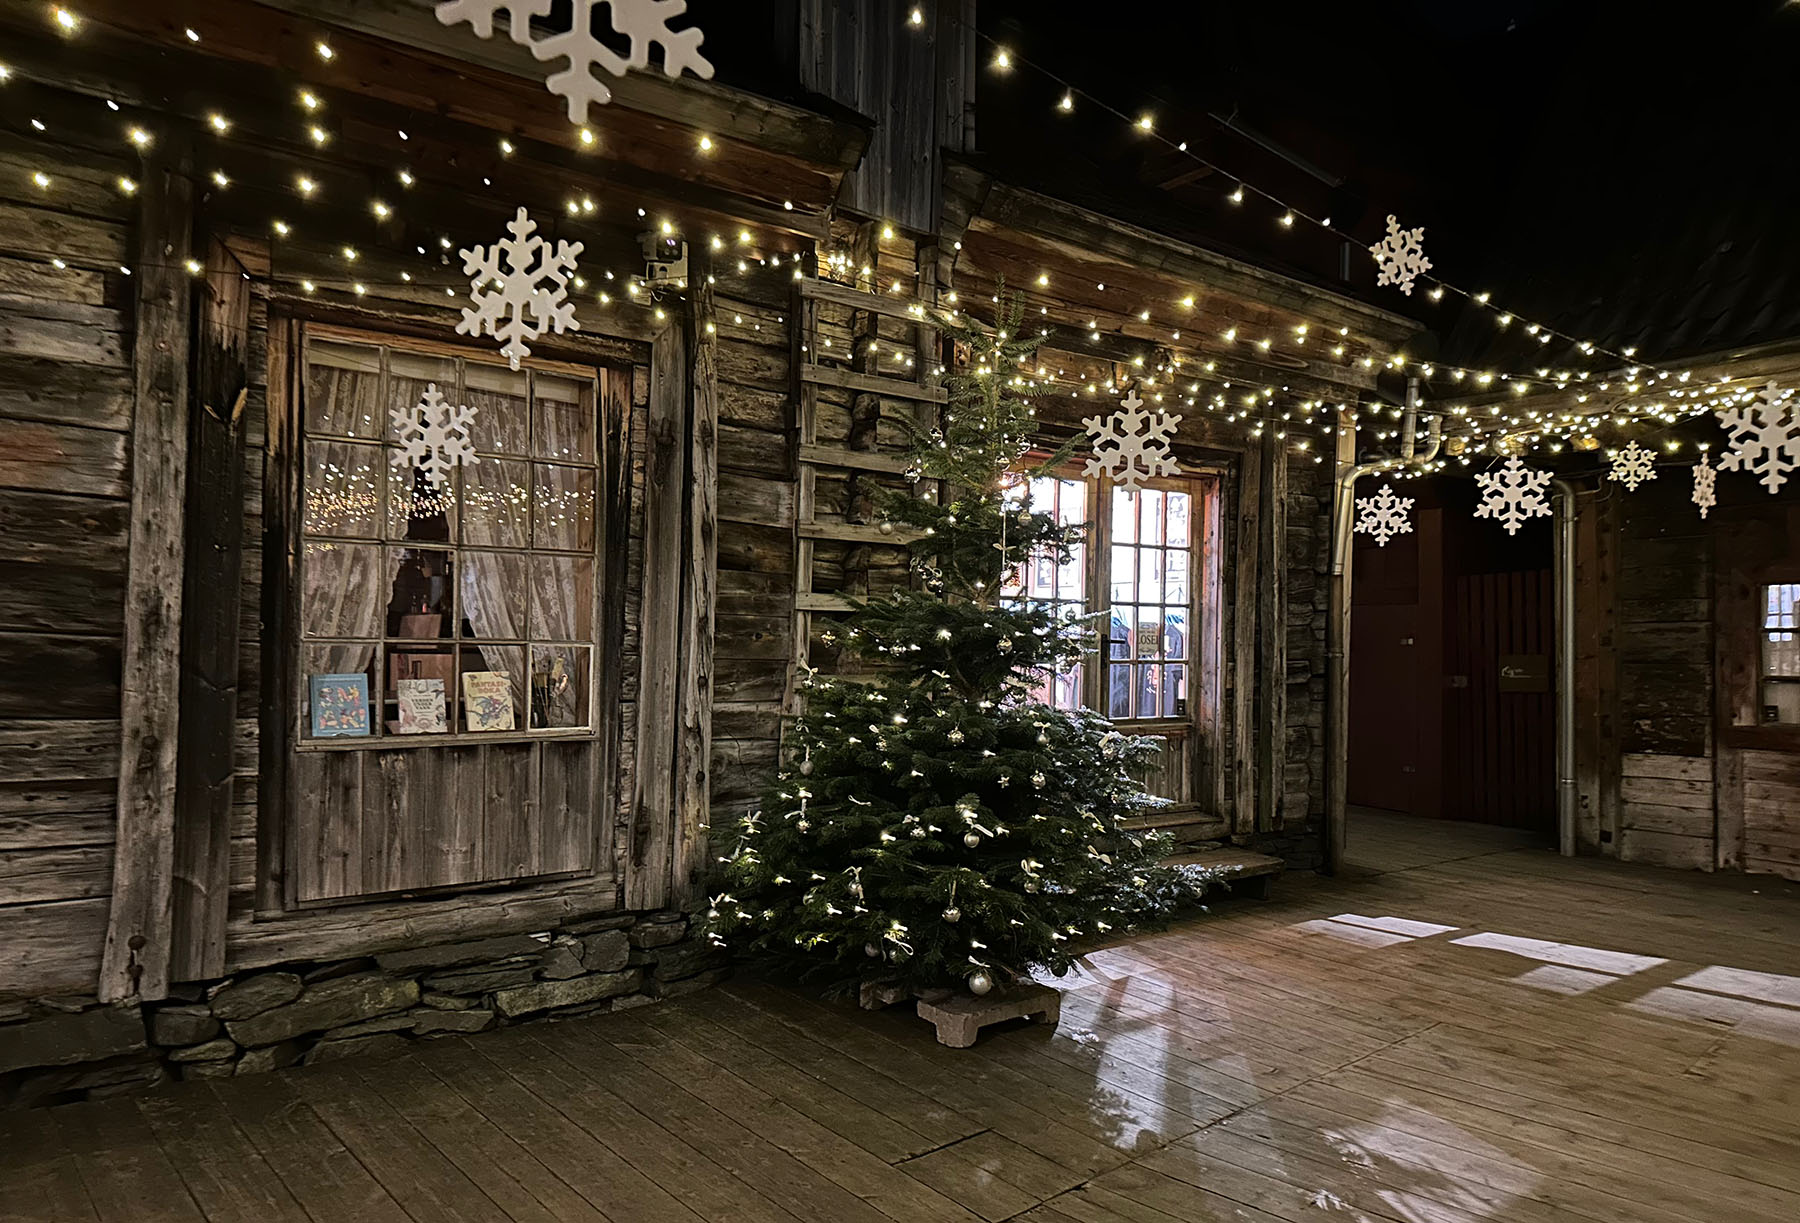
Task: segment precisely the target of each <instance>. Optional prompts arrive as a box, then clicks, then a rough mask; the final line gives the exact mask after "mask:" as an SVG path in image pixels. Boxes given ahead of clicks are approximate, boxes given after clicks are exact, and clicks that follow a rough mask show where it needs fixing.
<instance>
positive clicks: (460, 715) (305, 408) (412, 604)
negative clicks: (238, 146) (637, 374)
mask: <svg viewBox="0 0 1800 1223" xmlns="http://www.w3.org/2000/svg"><path fill="white" fill-rule="evenodd" d="M303 360H304V366H303V371H302V377H301V385H300V390H301V400H302V401H301V405H300V419H301V421H302V426H303V442H302V446H303V450H302V455H301V463H300V467H301V481H302V489H301V495H302V509H301V522H300V530H301V539H300V555H299V575H298V576H299V591H298V595H299V597H298V604H299V607H298V611H299V623H300V635H301V641H300V658H299V665H300V672H301V675H300V681H299V683H298V684H296V686H295V691H296V697H297V698H298V700H299V701H300V702H301V703H302V709H301V711H300V738H301V740H302V741H311V742H318V743H324V742H326V741H331V742H335V743H339V744H348V743H349V741H352V740H368V741H371V742H385V744H386V745H387V746H405V745H407V744H409V743H417V742H422V741H431V740H436V741H444V740H448V741H452V742H457V741H467V740H471V739H473V738H475V737H479V740H478V741H483V742H487V741H495V740H505V739H508V738H531V737H545V736H555V735H583V734H588V733H591V729H592V727H593V726H594V721H595V718H594V709H593V692H594V674H595V657H594V654H595V643H596V624H597V623H598V621H599V615H598V610H599V606H600V599H601V594H602V592H601V591H600V590H599V589H598V566H597V564H596V561H597V552H598V543H599V535H600V528H601V523H600V518H601V512H600V504H599V489H600V482H601V481H600V470H599V458H600V455H599V443H598V438H597V433H598V428H597V415H596V404H597V400H598V393H599V379H600V377H601V376H602V375H600V374H597V373H595V372H594V371H582V370H579V369H574V368H568V367H551V366H538V367H528V368H525V369H521V370H519V371H516V372H515V371H513V370H510V369H508V368H507V367H506V366H505V365H503V364H494V363H491V362H489V361H485V360H480V359H477V358H476V357H475V356H473V355H464V354H461V353H458V352H455V351H454V350H447V349H443V348H432V347H427V346H424V345H419V346H416V347H415V346H411V345H408V344H404V343H401V342H397V341H380V340H373V339H370V340H363V339H361V338H358V337H353V336H350V335H341V334H338V333H329V336H328V337H327V336H322V335H319V334H311V335H309V337H308V339H307V342H306V344H305V347H304V357H303ZM433 386H435V387H436V389H437V391H438V392H439V393H440V394H442V395H443V397H444V399H445V400H446V401H447V403H448V404H450V405H453V406H459V407H460V406H464V405H466V407H467V408H468V409H469V410H470V411H471V412H472V413H473V419H472V421H471V422H470V425H469V440H470V442H471V444H472V448H473V451H474V456H475V461H474V462H472V463H464V464H461V465H458V466H455V467H452V468H451V469H450V470H449V471H448V472H447V473H446V474H445V475H444V476H443V478H442V479H441V480H439V481H437V482H434V481H433V480H432V479H431V478H430V472H429V471H428V470H427V469H426V468H423V467H419V466H415V465H414V464H413V463H412V462H411V461H409V460H408V459H407V458H406V457H405V454H406V452H405V450H404V449H403V445H402V439H401V436H400V432H399V427H400V425H402V424H404V423H405V421H406V419H407V417H409V416H410V415H411V413H412V411H413V407H414V405H417V404H418V403H419V402H420V400H421V398H422V397H424V396H425V394H426V392H427V390H428V388H430V387H433ZM396 410H398V411H399V413H400V416H399V417H398V418H397V417H396V415H395V412H396Z"/></svg>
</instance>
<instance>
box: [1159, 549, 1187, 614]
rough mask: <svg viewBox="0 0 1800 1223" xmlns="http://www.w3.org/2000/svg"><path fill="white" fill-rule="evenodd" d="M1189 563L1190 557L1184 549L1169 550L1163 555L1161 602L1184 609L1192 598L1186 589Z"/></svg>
mask: <svg viewBox="0 0 1800 1223" xmlns="http://www.w3.org/2000/svg"><path fill="white" fill-rule="evenodd" d="M1191 563H1192V557H1190V556H1189V555H1188V553H1187V551H1186V550H1185V549H1183V550H1180V551H1176V550H1170V551H1169V552H1166V553H1164V554H1163V564H1164V566H1166V571H1165V573H1164V582H1163V602H1165V603H1174V604H1178V605H1180V606H1183V607H1185V606H1187V604H1188V602H1189V601H1190V600H1191V599H1192V598H1193V592H1192V591H1191V590H1190V589H1189V588H1188V566H1189V565H1190V564H1191Z"/></svg>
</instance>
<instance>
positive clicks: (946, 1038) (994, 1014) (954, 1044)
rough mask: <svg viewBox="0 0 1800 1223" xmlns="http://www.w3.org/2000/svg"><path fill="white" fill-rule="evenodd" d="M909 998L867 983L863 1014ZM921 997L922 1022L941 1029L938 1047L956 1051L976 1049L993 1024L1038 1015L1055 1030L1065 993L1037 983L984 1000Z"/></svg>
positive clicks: (947, 994) (939, 993)
mask: <svg viewBox="0 0 1800 1223" xmlns="http://www.w3.org/2000/svg"><path fill="white" fill-rule="evenodd" d="M909 996H910V994H909V991H907V990H904V989H902V988H900V987H899V986H897V985H891V984H884V983H881V982H874V981H869V982H864V983H863V986H862V990H861V992H860V996H859V1001H860V1003H861V1004H862V1008H863V1010H865V1011H873V1010H878V1009H880V1008H881V1007H884V1006H889V1005H891V1004H893V1003H895V1002H901V1001H904V1000H905V999H906V998H907V997H909ZM917 997H918V1000H919V1018H920V1019H925V1020H929V1021H930V1022H931V1023H932V1024H933V1025H934V1026H935V1027H936V1028H937V1038H938V1044H940V1045H948V1046H949V1047H950V1048H952V1049H967V1048H968V1047H969V1046H971V1045H973V1044H974V1043H975V1038H976V1037H977V1036H979V1035H980V1034H981V1029H983V1028H985V1027H987V1026H988V1025H989V1024H995V1023H1005V1022H1006V1021H1007V1020H1009V1019H1027V1018H1030V1017H1032V1016H1034V1015H1035V1016H1042V1018H1043V1022H1045V1023H1047V1024H1049V1025H1050V1026H1051V1027H1055V1026H1056V1024H1057V1021H1058V1020H1060V1019H1061V1018H1062V991H1061V990H1057V989H1051V988H1050V987H1049V986H1048V985H1038V984H1035V983H1033V984H1016V985H1008V986H1000V987H996V988H995V989H994V990H993V992H991V993H989V994H986V995H984V996H982V997H976V996H975V995H974V994H967V993H962V992H959V991H956V990H948V989H934V990H927V991H925V992H924V993H921V994H919V995H917Z"/></svg>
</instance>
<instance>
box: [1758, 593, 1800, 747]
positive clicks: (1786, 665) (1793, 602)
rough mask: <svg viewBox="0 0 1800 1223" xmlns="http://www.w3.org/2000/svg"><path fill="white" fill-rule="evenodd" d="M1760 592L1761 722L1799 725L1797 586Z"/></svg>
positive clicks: (1799, 616) (1799, 601)
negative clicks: (1761, 602) (1761, 594)
mask: <svg viewBox="0 0 1800 1223" xmlns="http://www.w3.org/2000/svg"><path fill="white" fill-rule="evenodd" d="M1762 592H1763V616H1762V673H1761V681H1762V721H1763V722H1764V723H1767V724H1772V725H1782V726H1796V725H1800V583H1794V582H1782V583H1776V584H1774V585H1767V586H1764V587H1763V588H1762Z"/></svg>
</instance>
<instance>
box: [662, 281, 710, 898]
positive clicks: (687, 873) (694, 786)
mask: <svg viewBox="0 0 1800 1223" xmlns="http://www.w3.org/2000/svg"><path fill="white" fill-rule="evenodd" d="M710 270H711V268H710V266H709V261H708V260H707V258H706V256H705V255H700V256H698V262H697V263H696V265H695V267H694V269H693V276H692V278H691V283H692V284H693V285H694V290H693V293H692V294H691V298H690V300H691V311H692V315H691V319H690V327H691V335H692V337H693V338H692V346H693V354H694V360H693V369H692V372H691V375H690V377H691V383H690V390H689V400H690V403H691V405H692V412H691V416H690V419H689V423H688V472H687V489H688V505H687V518H688V521H687V540H686V549H685V555H684V558H683V562H682V572H681V611H682V623H681V639H682V653H681V680H680V701H681V706H680V723H679V729H678V731H677V734H678V736H679V738H678V740H677V743H676V751H675V765H676V776H675V829H674V837H675V850H674V864H673V872H672V879H671V902H672V903H677V904H681V903H686V902H690V901H692V900H693V899H694V898H696V897H697V896H698V895H699V894H700V889H701V885H702V883H703V882H704V880H705V875H706V859H707V845H708V840H709V838H708V836H707V831H706V825H707V818H708V813H709V811H710V809H711V806H712V784H711V783H712V773H711V770H712V705H713V626H714V623H715V618H716V614H717V611H718V594H719V575H718V570H719V360H718V357H719V337H718V327H717V324H716V323H715V322H714V302H713V289H712V284H711V277H710V276H709V275H708V273H709V272H710Z"/></svg>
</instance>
